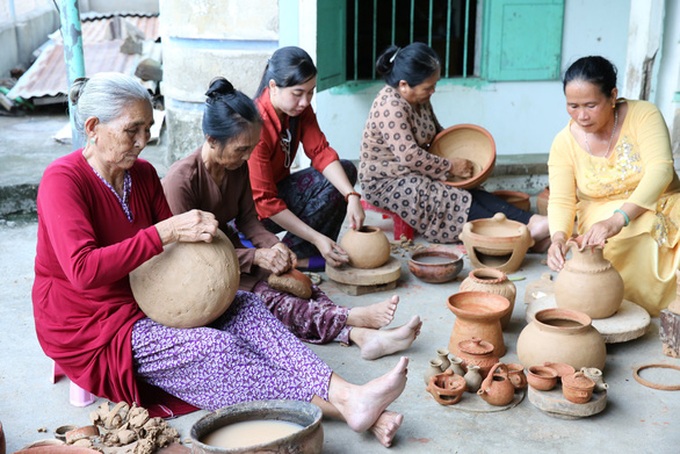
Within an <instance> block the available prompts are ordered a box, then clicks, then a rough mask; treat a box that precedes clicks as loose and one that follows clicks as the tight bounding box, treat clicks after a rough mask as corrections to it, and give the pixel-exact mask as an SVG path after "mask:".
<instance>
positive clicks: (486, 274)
mask: <svg viewBox="0 0 680 454" xmlns="http://www.w3.org/2000/svg"><path fill="white" fill-rule="evenodd" d="M458 289H459V290H460V291H461V292H468V291H471V292H486V293H495V294H496V295H502V296H504V297H506V298H507V299H508V301H509V302H510V309H509V310H508V313H507V314H505V315H504V316H502V317H501V328H505V327H507V326H508V323H510V317H511V316H512V311H513V309H514V307H515V297H516V296H517V288H516V287H515V284H514V283H513V282H512V281H511V280H509V279H508V276H507V275H506V274H505V273H504V272H502V271H500V270H497V269H495V268H488V267H484V268H477V269H474V270H472V271H470V274H468V276H467V277H466V278H465V279H463V282H461V283H460V287H459V288H458Z"/></svg>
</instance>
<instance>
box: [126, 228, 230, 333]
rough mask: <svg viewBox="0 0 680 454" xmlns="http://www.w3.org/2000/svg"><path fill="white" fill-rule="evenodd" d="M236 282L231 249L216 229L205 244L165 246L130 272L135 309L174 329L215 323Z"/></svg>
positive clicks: (177, 243) (225, 238) (228, 300)
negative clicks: (136, 306)
mask: <svg viewBox="0 0 680 454" xmlns="http://www.w3.org/2000/svg"><path fill="white" fill-rule="evenodd" d="M239 280H240V271H239V265H238V258H237V257H236V251H235V249H234V246H233V245H232V244H231V241H229V238H227V236H226V235H225V234H224V233H223V232H222V231H221V230H218V231H217V234H216V235H215V237H214V238H213V240H212V242H210V243H203V242H198V243H182V242H176V243H172V244H169V245H167V246H165V247H164V248H163V252H162V253H160V254H158V255H156V256H155V257H152V258H151V259H149V260H147V261H146V262H144V263H143V264H142V265H140V266H139V267H137V268H136V269H135V270H133V271H132V272H131V273H130V287H131V288H132V293H133V295H134V297H135V300H136V301H137V304H138V305H139V307H140V309H141V310H142V311H143V312H144V313H145V314H146V316H147V317H149V318H150V319H152V320H153V321H155V322H158V323H160V324H162V325H166V326H170V327H174V328H195V327H199V326H205V325H208V324H210V323H211V322H213V321H215V320H216V319H217V318H218V317H219V316H220V315H222V314H223V313H224V312H225V311H226V310H227V309H228V308H229V306H230V305H231V303H232V301H233V300H234V296H236V291H237V290H238V286H239Z"/></svg>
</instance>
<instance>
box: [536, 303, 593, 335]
mask: <svg viewBox="0 0 680 454" xmlns="http://www.w3.org/2000/svg"><path fill="white" fill-rule="evenodd" d="M552 320H566V321H570V322H576V323H578V325H575V326H555V325H551V324H549V323H546V322H548V321H552ZM533 321H534V322H536V323H538V324H539V325H541V326H542V327H544V328H545V329H547V330H550V331H559V332H565V331H566V332H572V331H574V332H575V331H581V330H583V329H585V328H587V327H589V326H591V325H592V323H593V319H592V318H590V316H589V315H588V314H585V313H583V312H579V311H575V310H572V309H560V308H549V309H542V310H540V311H538V312H536V313H535V314H534V315H533Z"/></svg>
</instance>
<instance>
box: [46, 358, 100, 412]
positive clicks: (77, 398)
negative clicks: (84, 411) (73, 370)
mask: <svg viewBox="0 0 680 454" xmlns="http://www.w3.org/2000/svg"><path fill="white" fill-rule="evenodd" d="M64 376H65V374H64V371H63V370H62V368H61V367H59V365H58V364H57V363H55V362H54V361H52V383H53V384H54V383H56V382H57V381H58V380H59V379H60V378H61V377H64ZM96 400H97V396H95V395H94V394H92V393H91V392H89V391H85V390H84V389H83V388H81V387H80V386H78V385H76V384H75V383H73V382H71V384H70V385H69V391H68V401H69V402H70V403H71V405H73V406H75V407H87V406H88V405H90V404H92V403H94V402H95V401H96Z"/></svg>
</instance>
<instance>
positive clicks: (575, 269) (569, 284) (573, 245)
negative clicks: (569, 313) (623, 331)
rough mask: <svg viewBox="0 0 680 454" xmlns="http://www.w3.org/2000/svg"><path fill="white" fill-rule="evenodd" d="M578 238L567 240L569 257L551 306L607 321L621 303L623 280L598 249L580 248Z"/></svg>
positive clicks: (557, 281)
mask: <svg viewBox="0 0 680 454" xmlns="http://www.w3.org/2000/svg"><path fill="white" fill-rule="evenodd" d="M580 239H581V237H578V238H575V239H569V240H568V241H567V248H568V249H569V251H570V252H571V258H570V259H569V260H567V261H566V263H565V264H564V268H562V271H560V273H559V274H558V275H557V279H556V280H555V287H554V289H555V303H556V305H557V307H559V308H562V309H572V310H575V311H580V312H583V313H584V314H586V315H588V316H589V317H590V318H607V317H610V316H612V315H614V314H615V313H616V311H617V310H618V309H619V307H620V306H621V303H622V302H623V279H621V275H620V274H619V272H618V271H616V269H615V268H614V267H613V266H612V264H611V263H610V262H609V261H608V260H607V259H605V258H604V257H603V255H602V251H603V248H602V246H590V247H586V248H583V249H582V248H581V245H580Z"/></svg>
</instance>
